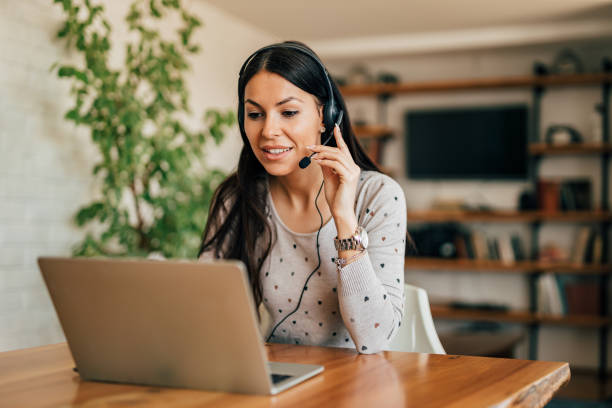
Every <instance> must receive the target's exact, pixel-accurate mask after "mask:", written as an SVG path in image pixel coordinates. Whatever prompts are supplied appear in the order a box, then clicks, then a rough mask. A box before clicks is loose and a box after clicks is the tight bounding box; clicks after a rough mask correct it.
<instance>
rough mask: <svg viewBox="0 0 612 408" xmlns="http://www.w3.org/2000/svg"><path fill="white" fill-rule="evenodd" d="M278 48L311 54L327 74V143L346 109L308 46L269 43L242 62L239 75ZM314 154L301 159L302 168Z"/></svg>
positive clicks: (325, 121)
mask: <svg viewBox="0 0 612 408" xmlns="http://www.w3.org/2000/svg"><path fill="white" fill-rule="evenodd" d="M276 48H288V49H292V50H296V51H299V52H301V53H302V54H305V55H307V56H309V57H310V58H312V60H314V61H315V62H316V63H317V64H318V65H319V67H321V71H322V72H323V75H324V76H325V82H326V83H327V95H328V101H327V103H326V104H324V107H323V126H325V132H323V133H328V135H327V139H325V141H324V142H323V143H322V144H323V145H326V144H327V143H328V142H329V141H330V140H331V138H332V137H333V135H334V126H336V125H337V126H340V123H342V118H343V116H344V111H343V110H342V109H339V108H338V107H337V106H336V101H335V100H334V90H333V88H332V84H331V79H330V78H329V74H328V73H327V69H325V66H324V65H323V63H322V62H321V60H320V59H319V57H317V56H316V55H315V53H313V52H312V51H310V50H309V49H308V48H306V47H303V46H301V45H298V44H294V43H279V44H272V45H267V46H265V47H262V48H260V49H258V50H257V51H255V52H254V53H252V54H251V55H250V56H249V57H248V58H247V59H246V61H244V64H242V67H241V68H240V73H239V74H238V76H239V77H242V75H243V74H244V71H245V70H246V68H247V67H248V66H249V63H250V62H251V61H252V60H253V58H255V56H257V55H258V54H259V53H261V52H264V51H267V50H271V49H276ZM241 126H242V124H241ZM321 136H323V135H321ZM313 155H314V153H312V154H311V155H310V156H304V158H302V160H300V168H301V169H305V168H306V167H308V165H309V164H310V158H311V157H312V156H313Z"/></svg>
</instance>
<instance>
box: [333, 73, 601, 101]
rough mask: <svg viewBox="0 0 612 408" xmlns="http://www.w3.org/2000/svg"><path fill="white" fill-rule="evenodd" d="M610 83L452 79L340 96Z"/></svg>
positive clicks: (587, 77)
mask: <svg viewBox="0 0 612 408" xmlns="http://www.w3.org/2000/svg"><path fill="white" fill-rule="evenodd" d="M603 82H612V74H566V75H547V76H543V77H540V76H533V75H524V76H514V77H497V78H481V79H451V80H438V81H423V82H404V83H399V84H367V85H347V86H343V87H340V92H341V93H342V95H344V96H345V97H346V96H366V95H389V94H408V93H420V92H442V91H459V90H470V89H494V88H524V87H532V86H538V85H539V86H560V85H585V84H587V85H588V84H593V85H596V84H601V83H603Z"/></svg>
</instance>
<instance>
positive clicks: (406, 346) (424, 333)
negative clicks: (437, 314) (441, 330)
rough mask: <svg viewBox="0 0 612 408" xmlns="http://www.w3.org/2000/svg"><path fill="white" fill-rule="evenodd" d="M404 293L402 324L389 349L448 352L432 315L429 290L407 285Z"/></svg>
mask: <svg viewBox="0 0 612 408" xmlns="http://www.w3.org/2000/svg"><path fill="white" fill-rule="evenodd" d="M404 293H405V296H406V300H405V306H404V317H403V318H402V325H401V326H400V330H399V332H398V333H397V334H396V335H395V337H394V338H393V340H392V341H391V343H390V344H389V347H388V348H387V350H390V351H414V352H418V353H430V354H446V353H445V351H444V347H442V343H440V339H439V338H438V334H437V333H436V328H435V326H434V323H433V319H432V317H431V309H430V308H429V299H428V298H427V292H425V290H424V289H421V288H417V287H416V286H412V285H405V288H404Z"/></svg>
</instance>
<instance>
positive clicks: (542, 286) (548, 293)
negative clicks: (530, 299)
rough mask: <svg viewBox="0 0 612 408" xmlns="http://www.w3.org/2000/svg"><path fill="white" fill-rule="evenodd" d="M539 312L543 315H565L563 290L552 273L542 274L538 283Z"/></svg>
mask: <svg viewBox="0 0 612 408" xmlns="http://www.w3.org/2000/svg"><path fill="white" fill-rule="evenodd" d="M536 290H537V296H538V301H537V311H538V313H542V314H549V315H558V316H560V315H563V314H565V312H566V311H565V309H564V306H563V304H564V300H563V295H562V290H560V285H559V283H558V282H557V279H556V277H555V276H554V275H553V274H552V273H545V274H542V275H541V276H540V277H539V278H538V280H537V283H536Z"/></svg>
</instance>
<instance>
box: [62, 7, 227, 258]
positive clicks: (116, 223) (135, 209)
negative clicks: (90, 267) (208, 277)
mask: <svg viewBox="0 0 612 408" xmlns="http://www.w3.org/2000/svg"><path fill="white" fill-rule="evenodd" d="M55 2H56V3H61V6H62V8H63V11H64V16H65V21H64V22H63V26H62V28H61V29H60V30H59V31H58V33H57V36H58V37H59V38H62V39H64V40H65V41H66V45H67V47H70V48H74V49H75V50H76V51H77V52H78V53H79V56H81V57H82V64H81V66H72V65H65V64H55V65H54V67H53V69H57V75H58V76H59V77H60V78H68V79H70V80H71V85H72V87H71V93H72V95H73V96H74V99H75V104H74V107H73V108H72V109H70V110H69V111H68V112H67V113H66V115H65V118H66V119H67V120H70V121H72V122H74V123H75V124H76V125H78V126H84V127H86V128H88V130H89V132H90V135H91V140H92V142H93V143H94V144H95V145H96V147H97V148H98V151H99V157H100V159H99V161H98V162H97V163H96V164H95V165H94V166H93V169H92V171H93V174H94V175H95V177H96V180H97V181H99V182H100V183H99V189H100V190H99V194H97V195H98V198H97V199H95V200H94V201H93V202H91V203H89V204H88V205H86V206H84V207H82V208H80V210H79V211H78V213H77V214H76V216H75V220H76V223H77V224H78V225H79V226H86V225H91V227H92V228H89V232H87V234H86V236H85V238H84V239H83V241H82V242H80V243H79V244H78V245H77V246H75V248H74V250H73V255H75V256H146V255H148V254H150V253H159V254H162V255H163V256H165V257H169V258H170V257H194V256H196V255H197V250H198V247H199V244H200V235H201V233H202V231H203V228H204V226H205V223H206V217H207V214H208V207H209V204H210V200H211V198H212V194H213V192H214V189H215V187H216V185H217V184H218V183H219V182H220V181H221V180H222V179H223V178H224V177H225V174H223V172H221V171H219V170H217V169H209V168H208V167H207V166H206V163H205V161H204V147H205V145H206V144H208V143H210V142H211V141H214V142H215V143H216V144H219V143H220V142H221V141H222V140H223V138H224V132H225V131H226V130H227V128H228V127H229V126H232V125H233V124H234V123H235V115H234V113H233V111H228V112H220V111H218V110H208V111H207V112H206V113H205V115H204V122H205V123H204V124H203V126H202V127H203V129H204V130H193V129H191V128H190V127H189V126H188V125H187V124H186V121H187V119H188V118H189V115H190V114H191V112H190V109H189V105H188V99H189V94H188V92H187V89H186V88H185V82H184V78H183V76H184V73H185V72H186V71H187V70H188V69H189V64H188V61H187V57H188V56H189V55H191V54H195V53H197V52H199V46H198V45H197V44H195V43H193V42H192V34H193V32H194V30H195V29H197V27H199V26H200V25H201V22H200V20H199V19H198V18H197V17H196V16H194V15H192V14H190V13H188V12H187V11H186V10H185V9H184V8H183V7H182V6H181V4H180V1H179V0H147V1H142V0H136V1H134V2H133V3H132V4H131V7H130V9H129V13H128V14H127V16H126V18H125V21H126V23H127V25H128V28H129V33H130V36H129V37H128V39H127V40H126V42H125V57H124V62H123V64H122V65H121V66H120V67H111V66H110V64H109V54H110V51H111V46H112V45H111V41H110V38H109V37H110V33H111V25H110V24H109V22H108V20H107V19H106V18H105V16H104V7H103V6H102V5H99V4H92V3H91V2H90V1H89V0H55ZM172 14H176V15H178V16H180V24H179V27H178V28H177V30H176V32H175V34H176V37H175V38H172V39H165V38H164V37H163V36H162V34H161V32H160V30H159V26H160V24H162V23H164V22H166V23H167V20H168V18H169V17H171V15H172Z"/></svg>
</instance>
